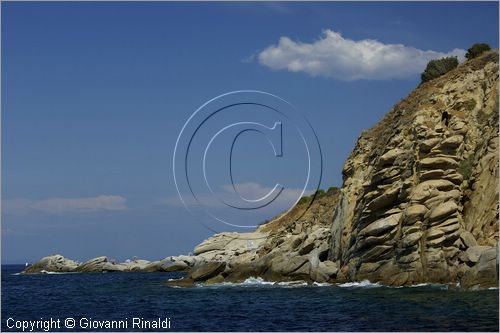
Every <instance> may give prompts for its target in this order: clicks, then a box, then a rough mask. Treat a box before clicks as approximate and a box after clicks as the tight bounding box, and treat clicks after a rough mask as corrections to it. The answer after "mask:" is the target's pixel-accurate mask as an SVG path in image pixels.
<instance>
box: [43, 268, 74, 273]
mask: <svg viewBox="0 0 500 333" xmlns="http://www.w3.org/2000/svg"><path fill="white" fill-rule="evenodd" d="M40 273H42V274H77V273H78V272H52V271H46V270H44V269H42V270H41V271H40Z"/></svg>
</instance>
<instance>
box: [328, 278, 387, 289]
mask: <svg viewBox="0 0 500 333" xmlns="http://www.w3.org/2000/svg"><path fill="white" fill-rule="evenodd" d="M337 286H339V287H341V288H377V287H382V285H381V284H380V283H378V282H376V283H372V282H370V281H368V280H363V281H360V282H347V283H341V284H338V285H337Z"/></svg>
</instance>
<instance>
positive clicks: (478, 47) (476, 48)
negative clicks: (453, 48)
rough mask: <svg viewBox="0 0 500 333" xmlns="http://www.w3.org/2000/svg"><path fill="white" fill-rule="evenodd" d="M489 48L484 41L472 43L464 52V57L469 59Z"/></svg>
mask: <svg viewBox="0 0 500 333" xmlns="http://www.w3.org/2000/svg"><path fill="white" fill-rule="evenodd" d="M489 50H491V47H490V46H489V45H488V44H485V43H476V44H474V45H472V46H471V47H470V48H469V49H468V50H467V53H466V54H465V57H466V58H467V59H468V60H470V59H474V58H476V57H477V56H479V55H480V54H481V53H483V52H486V51H489Z"/></svg>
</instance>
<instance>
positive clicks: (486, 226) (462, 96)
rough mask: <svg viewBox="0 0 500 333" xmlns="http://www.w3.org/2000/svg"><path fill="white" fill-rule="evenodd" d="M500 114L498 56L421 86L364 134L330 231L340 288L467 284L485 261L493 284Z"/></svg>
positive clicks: (349, 165) (346, 173) (493, 54)
mask: <svg viewBox="0 0 500 333" xmlns="http://www.w3.org/2000/svg"><path fill="white" fill-rule="evenodd" d="M498 112H499V110H498V53H497V52H490V53H488V54H486V55H483V56H482V57H480V58H478V59H473V60H471V61H468V62H466V63H465V64H463V65H461V66H459V67H458V68H457V69H455V70H453V71H451V72H449V73H447V74H446V75H444V76H443V77H440V78H438V79H435V80H433V81H431V82H428V83H425V84H422V85H421V86H420V87H418V88H417V89H416V90H415V91H414V92H412V93H411V94H410V95H409V96H408V97H407V98H406V99H404V100H403V101H402V102H401V103H399V104H398V105H396V106H395V107H394V108H393V109H392V110H391V111H390V112H389V113H388V114H387V115H386V116H385V117H384V119H383V120H382V121H380V122H379V123H378V124H377V125H376V126H375V127H373V128H372V129H370V130H368V131H366V132H364V133H363V134H362V135H361V137H360V138H359V139H358V142H357V143H356V147H355V148H354V150H353V152H352V153H351V155H350V156H349V158H348V160H347V162H346V163H345V166H344V169H343V176H344V184H343V187H342V194H341V198H340V202H339V204H338V206H337V207H336V209H335V214H334V218H333V223H332V229H331V232H332V238H331V243H330V253H329V259H330V260H332V261H335V262H337V263H338V264H339V266H341V269H340V272H339V274H338V276H337V279H338V280H360V279H369V280H374V281H382V282H384V283H386V284H390V285H404V284H413V283H420V282H452V281H460V280H461V278H462V277H463V276H464V274H466V273H467V272H469V271H470V267H472V266H475V265H476V264H477V263H478V262H481V264H484V265H487V266H488V265H489V266H488V269H490V272H489V274H490V275H491V277H492V278H493V280H495V277H496V276H497V267H496V266H497V264H496V260H495V259H494V258H495V257H496V253H497V249H496V248H495V247H496V246H497V243H498ZM483 254H485V258H486V257H488V258H490V259H491V260H489V261H491V262H489V261H488V262H485V263H483V262H482V261H481V260H480V257H481V256H482V255H483ZM493 254H494V255H493ZM490 266H491V267H490ZM485 269H487V268H486V267H485ZM469 274H470V273H469ZM467 283H469V284H470V282H467ZM472 283H474V282H472Z"/></svg>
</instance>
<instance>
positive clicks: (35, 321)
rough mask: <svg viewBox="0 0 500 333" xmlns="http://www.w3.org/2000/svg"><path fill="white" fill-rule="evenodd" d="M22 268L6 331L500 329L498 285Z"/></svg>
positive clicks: (5, 297) (7, 299)
mask: <svg viewBox="0 0 500 333" xmlns="http://www.w3.org/2000/svg"><path fill="white" fill-rule="evenodd" d="M23 268H24V267H23V266H22V265H2V288H1V292H2V293H1V298H2V301H1V305H2V309H1V314H2V318H1V321H2V331H23V329H24V331H30V330H31V329H32V328H33V330H34V331H39V332H44V331H45V332H48V331H50V332H52V331H495V332H498V322H499V317H498V307H499V303H498V294H499V293H498V289H489V290H478V291H469V290H462V289H457V288H452V287H449V286H446V285H417V286H413V287H402V288H390V287H386V286H382V285H380V284H376V283H370V282H368V281H362V282H358V283H346V284H338V285H330V284H313V285H308V284H306V283H304V282H301V281H295V282H290V283H272V282H267V281H263V280H262V279H260V278H250V279H247V280H246V281H245V282H243V283H239V284H232V283H222V284H218V285H212V286H201V285H200V286H197V287H195V288H175V287H171V286H168V285H167V284H166V282H167V281H168V280H172V279H179V278H181V277H182V273H94V274H91V273H66V274H40V275H23V274H19V272H21V271H22V270H23ZM120 324H121V326H120ZM112 325H114V326H112ZM125 325H126V326H125Z"/></svg>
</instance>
